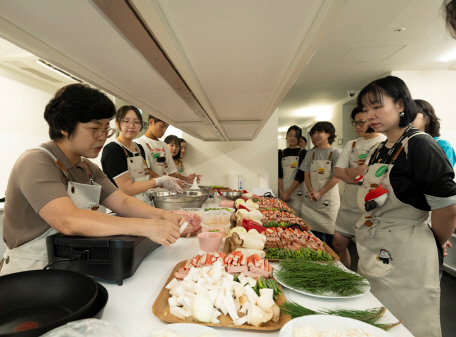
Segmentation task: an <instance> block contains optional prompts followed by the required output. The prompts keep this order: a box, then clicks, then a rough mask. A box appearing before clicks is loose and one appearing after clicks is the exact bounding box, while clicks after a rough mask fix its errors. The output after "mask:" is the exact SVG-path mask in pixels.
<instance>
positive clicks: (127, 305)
mask: <svg viewBox="0 0 456 337" xmlns="http://www.w3.org/2000/svg"><path fill="white" fill-rule="evenodd" d="M222 244H223V243H222ZM199 251H200V250H199V246H198V240H197V238H196V237H190V238H180V239H179V240H178V241H177V242H176V243H175V244H174V245H172V246H171V247H160V248H158V249H156V250H155V251H154V252H152V254H151V255H149V256H148V257H146V258H145V259H144V261H143V262H142V264H141V265H140V266H139V268H138V270H137V271H136V273H135V275H133V277H131V278H129V279H126V280H124V283H123V285H122V286H118V285H117V284H116V283H114V282H112V283H111V282H107V281H100V280H97V281H99V282H100V283H101V284H103V285H104V286H105V287H106V289H107V290H108V292H109V301H108V304H107V306H106V308H105V311H104V315H103V318H102V319H103V320H105V321H108V322H110V323H112V324H114V325H116V326H117V327H118V328H119V329H120V331H121V332H122V334H123V336H124V337H142V336H145V335H146V334H147V332H149V331H151V330H153V331H155V330H156V329H160V328H162V327H164V326H165V325H166V324H167V323H166V322H163V321H161V320H159V319H158V318H157V317H155V315H154V314H153V313H152V305H153V304H154V302H155V299H156V298H157V296H158V294H159V293H160V291H161V289H162V288H163V287H164V286H165V282H166V281H167V279H168V277H169V275H170V274H171V272H172V270H173V269H174V267H175V266H176V264H177V263H178V262H180V261H183V260H187V259H189V258H192V257H193V256H195V255H197V254H198V252H199ZM272 265H274V264H272ZM284 293H285V296H286V298H287V299H288V300H292V301H295V302H297V303H299V304H301V305H303V306H305V307H308V308H310V309H319V308H334V307H345V308H352V309H367V308H374V307H380V306H381V303H380V301H378V300H377V298H376V297H375V296H374V295H372V294H371V293H370V292H368V293H367V294H365V295H363V296H361V297H357V298H350V299H342V300H339V299H337V300H334V299H320V298H315V297H310V296H306V295H302V294H299V293H296V292H294V291H291V290H287V289H286V288H284ZM380 322H381V323H392V322H397V319H396V318H395V317H394V316H393V315H392V314H391V313H390V312H389V311H388V310H387V311H386V313H385V315H384V317H382V319H381V321H380ZM216 329H217V330H218V331H220V332H221V333H222V334H223V335H224V336H225V337H234V336H238V335H239V334H240V333H242V335H243V336H252V337H254V336H271V337H272V336H278V335H279V330H276V331H270V332H269V331H252V330H241V329H229V328H216ZM389 332H390V333H391V335H393V336H396V337H410V336H413V335H412V334H411V333H410V332H409V331H408V330H407V329H406V328H405V327H404V326H403V325H399V326H396V327H394V328H393V329H391V330H390V331H389ZM190 336H192V335H191V332H190Z"/></svg>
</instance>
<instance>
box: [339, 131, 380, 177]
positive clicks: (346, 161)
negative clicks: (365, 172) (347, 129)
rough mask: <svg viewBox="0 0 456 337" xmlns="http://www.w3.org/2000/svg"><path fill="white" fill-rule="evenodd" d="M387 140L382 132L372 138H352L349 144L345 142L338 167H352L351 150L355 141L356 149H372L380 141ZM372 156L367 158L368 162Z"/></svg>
mask: <svg viewBox="0 0 456 337" xmlns="http://www.w3.org/2000/svg"><path fill="white" fill-rule="evenodd" d="M384 140H386V136H385V135H382V134H380V135H379V136H377V137H375V138H371V139H364V138H363V137H361V138H358V139H355V140H350V141H349V142H348V143H347V144H345V146H344V148H343V150H342V153H341V155H340V157H339V160H338V161H337V164H336V167H340V168H343V169H346V168H349V167H350V152H351V149H352V145H353V142H356V144H355V149H366V150H368V149H370V148H373V147H375V146H376V145H377V144H378V143H380V142H383V141H384ZM369 158H370V156H369V157H368V158H367V159H366V164H367V163H368V162H369Z"/></svg>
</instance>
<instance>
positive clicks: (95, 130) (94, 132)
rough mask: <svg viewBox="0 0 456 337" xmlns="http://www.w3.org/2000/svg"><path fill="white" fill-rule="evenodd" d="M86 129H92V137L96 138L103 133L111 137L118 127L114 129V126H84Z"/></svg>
mask: <svg viewBox="0 0 456 337" xmlns="http://www.w3.org/2000/svg"><path fill="white" fill-rule="evenodd" d="M84 129H87V130H90V131H92V137H93V138H94V139H98V138H100V137H101V135H104V136H105V137H106V138H109V137H111V136H112V135H113V134H114V133H115V132H116V129H113V128H107V129H104V128H86V127H84Z"/></svg>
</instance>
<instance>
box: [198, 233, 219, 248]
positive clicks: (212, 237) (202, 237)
mask: <svg viewBox="0 0 456 337" xmlns="http://www.w3.org/2000/svg"><path fill="white" fill-rule="evenodd" d="M198 243H199V246H200V249H201V250H202V251H203V252H216V251H218V250H219V248H220V244H221V243H222V234H221V233H215V232H202V233H199V234H198Z"/></svg>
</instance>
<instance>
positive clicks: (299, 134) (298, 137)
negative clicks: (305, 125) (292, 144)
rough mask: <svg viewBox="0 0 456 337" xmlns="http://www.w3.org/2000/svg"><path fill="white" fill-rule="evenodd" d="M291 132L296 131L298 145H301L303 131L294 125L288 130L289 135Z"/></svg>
mask: <svg viewBox="0 0 456 337" xmlns="http://www.w3.org/2000/svg"><path fill="white" fill-rule="evenodd" d="M291 130H294V131H295V133H296V139H297V140H298V143H299V140H300V139H301V137H302V129H301V128H300V127H299V126H297V125H292V126H290V127H289V128H288V130H287V135H288V134H289V133H290V131H291Z"/></svg>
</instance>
